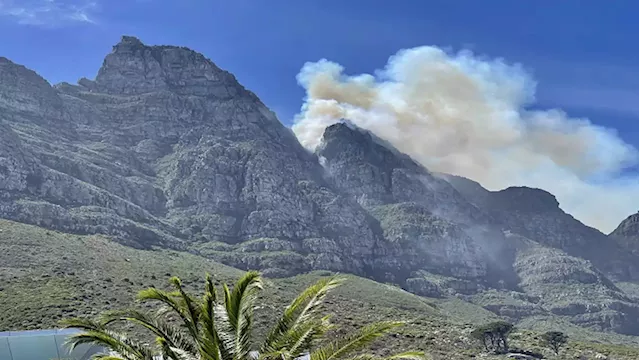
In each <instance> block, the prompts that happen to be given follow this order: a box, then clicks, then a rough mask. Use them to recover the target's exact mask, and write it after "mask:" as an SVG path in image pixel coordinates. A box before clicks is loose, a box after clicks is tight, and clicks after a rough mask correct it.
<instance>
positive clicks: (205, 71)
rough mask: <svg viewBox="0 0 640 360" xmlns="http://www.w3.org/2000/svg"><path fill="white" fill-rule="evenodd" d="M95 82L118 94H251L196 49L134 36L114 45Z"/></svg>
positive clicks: (221, 96) (101, 89)
mask: <svg viewBox="0 0 640 360" xmlns="http://www.w3.org/2000/svg"><path fill="white" fill-rule="evenodd" d="M95 85H96V86H95V90H97V91H99V92H104V93H109V94H120V95H132V94H144V93H150V92H158V91H170V92H173V93H177V94H179V95H195V96H204V97H213V98H221V99H229V98H233V97H236V96H246V95H250V96H254V95H253V94H251V93H250V92H248V91H246V90H245V89H244V88H243V87H242V86H241V85H240V84H239V83H238V82H237V80H236V79H235V77H234V76H233V75H231V74H230V73H228V72H226V71H224V70H221V69H220V68H219V67H218V66H216V65H215V64H214V63H213V62H212V61H211V60H209V59H207V58H206V57H204V56H203V55H202V54H200V53H198V52H195V51H193V50H191V49H189V48H186V47H178V46H165V45H162V46H148V45H145V44H144V43H142V41H140V40H139V39H138V38H136V37H133V36H123V37H122V39H121V40H120V42H119V43H117V44H116V45H114V46H113V50H112V51H111V53H110V54H108V55H107V56H106V57H105V59H104V61H103V64H102V67H101V68H100V70H99V72H98V75H97V77H96V80H95ZM254 97H255V96H254Z"/></svg>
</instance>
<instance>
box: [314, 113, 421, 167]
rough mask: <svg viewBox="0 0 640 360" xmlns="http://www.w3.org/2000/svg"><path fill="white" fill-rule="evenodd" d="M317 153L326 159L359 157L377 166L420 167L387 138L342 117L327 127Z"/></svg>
mask: <svg viewBox="0 0 640 360" xmlns="http://www.w3.org/2000/svg"><path fill="white" fill-rule="evenodd" d="M316 153H318V155H320V156H322V157H325V158H341V157H344V156H346V157H350V158H351V159H360V160H364V161H366V162H369V163H371V164H374V165H376V166H407V167H420V166H419V165H418V164H417V163H415V162H414V161H413V160H412V159H411V158H410V157H409V156H408V155H406V154H403V153H401V152H399V151H398V150H396V149H395V147H393V145H391V144H389V143H388V142H387V141H385V140H383V139H381V138H379V137H377V136H376V135H375V134H373V133H371V132H370V131H368V130H365V129H362V128H359V127H357V126H356V125H354V124H352V123H351V122H350V121H349V120H341V121H340V122H338V123H336V124H333V125H331V126H329V127H327V128H326V129H325V131H324V134H323V136H322V143H321V145H320V147H319V148H318V149H316ZM390 163H393V164H390Z"/></svg>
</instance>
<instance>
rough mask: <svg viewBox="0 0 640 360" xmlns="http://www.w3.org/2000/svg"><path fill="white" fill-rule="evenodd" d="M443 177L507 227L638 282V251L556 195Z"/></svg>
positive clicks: (523, 188) (619, 278) (620, 277)
mask: <svg viewBox="0 0 640 360" xmlns="http://www.w3.org/2000/svg"><path fill="white" fill-rule="evenodd" d="M442 176H443V178H445V179H447V181H449V182H450V183H451V184H452V185H453V186H454V187H455V188H456V190H458V192H459V193H460V194H462V195H463V196H464V197H465V198H467V199H468V200H469V201H470V202H472V203H473V204H475V205H476V206H478V207H479V208H481V209H482V210H484V211H486V212H487V213H489V215H490V216H491V217H492V219H494V220H495V221H496V224H497V225H498V226H500V227H502V228H503V229H506V230H510V231H512V232H514V233H517V234H520V235H522V236H525V237H527V238H529V239H532V240H535V241H537V242H539V243H540V244H543V245H547V246H551V247H554V248H558V249H562V250H564V251H565V252H567V253H568V254H570V255H573V256H577V257H581V258H584V259H588V260H590V261H591V262H593V264H594V265H595V266H596V267H598V268H599V269H601V270H602V271H603V272H604V273H605V274H607V275H608V276H610V277H611V278H612V279H615V280H621V281H624V280H631V281H635V282H637V281H638V256H637V253H636V254H632V253H630V252H629V251H627V250H626V249H625V248H624V247H622V246H620V244H618V243H616V242H612V241H609V239H607V236H606V235H604V234H603V233H601V232H600V231H598V230H596V229H594V228H591V227H589V226H586V225H584V224H582V223H581V222H579V221H578V220H576V219H575V218H573V217H572V216H571V215H569V214H567V213H565V212H564V211H562V210H561V209H560V207H559V206H558V205H559V204H558V201H557V200H556V199H555V197H554V196H553V195H552V194H549V193H548V192H546V191H544V190H542V189H531V188H527V187H510V188H507V189H504V190H500V191H488V190H486V189H484V188H482V187H481V186H480V185H479V184H478V183H476V182H474V181H472V180H469V179H466V178H463V177H459V176H452V175H444V174H443V175H442Z"/></svg>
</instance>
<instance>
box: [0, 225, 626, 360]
mask: <svg viewBox="0 0 640 360" xmlns="http://www.w3.org/2000/svg"><path fill="white" fill-rule="evenodd" d="M205 272H209V273H211V274H212V275H213V276H214V279H215V282H216V283H217V285H219V284H221V283H222V282H231V281H234V280H236V279H238V278H239V277H240V276H241V275H242V272H241V271H239V270H237V269H234V268H231V267H228V266H225V265H221V264H219V263H216V262H214V261H212V260H209V259H206V258H203V257H200V256H196V255H192V254H188V253H182V252H174V251H167V250H153V251H152V250H137V249H133V248H130V247H127V246H123V245H120V244H118V243H115V242H113V241H110V240H109V239H108V238H107V237H104V236H95V235H92V236H77V235H69V234H65V233H59V232H56V231H50V230H45V229H42V228H39V227H36V226H30V225H25V224H20V223H15V222H11V221H6V220H0V304H2V305H3V306H1V307H0V331H4V330H23V329H38V328H53V327H58V326H59V321H60V320H61V319H63V318H68V317H79V316H92V315H97V314H99V313H101V312H103V311H104V310H110V309H120V308H123V307H129V306H130V305H131V304H132V301H133V299H134V295H135V292H136V291H137V290H139V289H140V288H145V287H151V286H155V287H156V288H159V289H165V288H166V283H167V279H168V278H169V277H171V276H178V277H180V278H181V279H182V282H183V284H184V286H185V289H186V290H187V291H195V290H197V289H198V288H199V286H200V284H201V281H202V277H203V276H204V273H205ZM327 275H329V273H328V272H323V271H316V272H312V273H308V274H304V275H298V276H294V277H289V278H284V279H266V280H265V284H264V288H265V289H264V291H263V292H262V293H261V294H260V298H259V302H258V303H259V309H258V310H257V311H256V323H255V325H256V335H257V336H262V335H263V334H264V333H265V332H266V330H267V329H268V326H267V325H270V324H272V323H273V321H274V319H275V314H277V313H280V312H281V311H282V309H283V308H284V307H285V306H286V304H288V303H289V302H290V301H291V300H292V299H293V298H294V296H295V295H296V294H297V293H298V292H299V291H300V290H301V289H303V288H304V287H306V286H309V285H310V284H312V283H314V282H315V281H317V280H318V279H319V278H320V277H323V276H327ZM345 277H346V278H347V281H346V282H345V284H344V285H343V286H341V287H340V288H338V289H336V291H335V292H334V293H333V294H331V295H330V296H328V298H327V301H326V304H325V306H326V307H327V308H326V310H327V311H329V312H330V313H332V314H334V316H333V319H334V321H335V322H336V323H337V324H338V325H339V326H340V328H341V329H342V330H341V332H338V333H337V335H340V334H344V333H347V332H351V331H353V330H355V329H357V328H359V327H361V326H363V325H365V324H369V323H373V322H377V321H384V320H389V319H394V320H399V321H407V322H409V324H408V325H407V326H405V327H404V328H400V329H398V331H397V332H394V333H392V334H391V336H390V337H388V338H386V339H385V340H384V341H383V342H382V341H379V342H376V343H375V344H373V346H372V348H373V350H374V351H376V352H378V353H379V354H380V355H389V354H390V353H391V352H392V351H396V352H397V351H402V350H406V349H416V350H424V351H427V352H428V353H429V354H431V355H432V357H433V358H434V359H435V360H438V359H468V358H469V356H471V355H477V354H480V353H481V352H482V351H483V349H482V345H481V344H479V343H477V342H475V341H474V340H473V339H471V337H470V333H471V331H472V330H473V329H474V328H475V327H477V326H478V325H481V324H483V323H487V322H490V321H494V320H496V316H495V314H493V313H491V312H489V311H487V310H485V309H482V308H481V307H479V306H477V305H473V304H471V303H468V302H464V301H462V300H460V299H456V298H452V299H426V298H422V297H419V296H416V295H413V294H411V293H408V292H406V291H404V290H402V289H400V288H398V287H396V286H392V285H387V284H381V283H377V282H374V281H371V280H368V279H363V278H359V277H356V276H352V275H346V276H345ZM539 320H540V321H531V323H518V324H516V330H514V332H513V333H512V335H511V337H510V345H512V346H514V347H518V348H522V349H531V350H535V349H537V348H539V350H538V351H541V352H543V353H545V351H547V353H548V354H549V356H551V353H550V352H548V351H550V350H548V349H547V348H546V347H544V346H542V345H540V341H541V340H540V339H541V338H540V334H541V333H543V332H546V331H549V330H554V329H556V330H561V331H563V332H565V333H567V334H568V335H569V343H568V345H567V348H566V349H565V350H564V352H563V353H561V355H560V356H561V357H560V358H566V359H569V358H572V356H577V355H578V354H596V353H601V354H604V355H607V356H609V358H610V359H637V358H638V350H637V339H638V338H637V337H632V336H622V335H618V334H605V333H599V332H594V331H590V330H588V329H584V328H581V327H578V326H575V325H572V324H569V323H566V322H565V323H561V322H558V319H556V318H552V319H546V318H545V319H539ZM527 328H528V329H533V331H532V330H525V329H527ZM596 342H599V343H600V344H598V343H596ZM605 343H608V344H605ZM613 344H617V345H613Z"/></svg>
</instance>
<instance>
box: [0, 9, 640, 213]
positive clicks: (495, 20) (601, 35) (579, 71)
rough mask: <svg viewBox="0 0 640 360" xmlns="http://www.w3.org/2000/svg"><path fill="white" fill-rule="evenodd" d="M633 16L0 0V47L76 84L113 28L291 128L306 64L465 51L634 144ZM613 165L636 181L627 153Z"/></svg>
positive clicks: (55, 78)
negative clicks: (514, 72)
mask: <svg viewBox="0 0 640 360" xmlns="http://www.w3.org/2000/svg"><path fill="white" fill-rule="evenodd" d="M637 13H638V2H636V1H631V0H617V1H577V0H563V1H555V0H538V1H528V2H523V1H513V0H487V1H462V0H430V1H426V0H422V1H419V0H413V1H408V0H406V1H383V0H366V1H365V0H349V1H339V0H323V1H289V0H287V1H284V0H270V1H260V0H234V1H219V0H183V1H169V0H166V1H160V0H126V1H125V0H109V1H107V0H0V56H5V57H8V58H9V59H11V60H12V61H14V62H17V63H20V64H23V65H25V66H27V67H29V68H31V69H33V70H35V71H37V72H38V73H39V74H40V75H42V76H43V77H44V78H46V79H47V80H49V81H50V82H51V83H58V82H61V81H67V82H71V83H75V82H76V81H77V80H78V79H79V78H81V77H87V78H94V77H95V75H96V73H97V71H98V69H99V67H100V64H101V63H102V60H103V58H104V56H105V55H106V54H107V53H108V52H110V51H111V47H112V46H113V45H114V44H116V43H117V42H118V41H119V39H120V37H121V36H122V35H133V36H136V37H138V38H140V39H141V40H142V41H143V42H144V43H146V44H150V45H160V44H171V45H180V46H187V47H190V48H192V49H194V50H196V51H198V52H201V53H203V54H204V55H205V56H207V57H208V58H210V59H211V60H213V61H214V62H215V63H216V64H217V65H218V66H220V67H221V68H223V69H225V70H228V71H230V72H232V73H233V74H234V75H236V77H237V78H238V79H239V81H240V82H241V83H242V84H243V85H244V86H245V87H247V88H249V89H251V90H252V91H253V92H255V93H256V94H257V95H258V96H259V97H260V98H261V99H262V100H263V102H264V103H265V104H266V105H267V106H269V107H270V108H271V109H272V110H273V111H275V112H276V113H277V114H278V116H279V118H280V120H281V121H282V122H283V123H284V124H285V125H287V126H291V125H292V124H293V123H294V118H295V117H296V114H299V113H300V112H301V110H300V109H301V106H302V105H303V104H304V103H305V96H307V90H308V89H305V88H304V87H303V86H301V84H300V83H299V82H298V80H299V79H297V78H296V75H297V74H298V73H300V71H301V68H302V67H303V66H304V64H305V63H307V62H317V61H318V60H321V59H328V60H330V61H331V62H335V63H337V64H340V65H341V66H342V67H343V68H344V69H345V70H344V71H345V72H346V73H347V74H349V75H356V74H375V73H376V71H377V70H379V69H381V68H383V67H384V66H385V65H386V64H387V63H388V61H389V57H390V56H392V55H394V54H396V53H397V52H398V51H400V50H402V49H411V48H416V47H419V46H432V47H437V48H440V49H445V50H447V51H452V52H457V51H459V50H470V51H472V52H473V53H474V54H475V55H474V56H477V57H478V58H482V59H496V58H501V59H504V61H506V62H508V63H510V64H516V63H517V64H520V65H521V66H522V68H523V69H524V71H526V72H527V73H528V74H529V75H530V77H531V78H532V79H534V81H535V86H536V88H535V102H532V104H530V105H528V106H529V107H530V108H532V109H549V108H559V109H562V110H563V111H564V112H566V113H567V114H568V115H570V116H571V117H573V118H588V119H589V121H590V122H591V123H593V124H595V125H599V126H604V127H607V128H611V129H612V130H613V131H615V132H617V136H618V137H619V138H620V139H621V140H623V141H624V142H626V143H627V144H629V145H631V146H633V147H634V148H635V149H637V148H638V121H637V119H638V116H639V114H638V102H637V101H636V99H638V82H637V79H638V67H637V64H638V57H637V54H638V48H637V47H636V44H638V41H637V40H638V39H637V35H636V34H638V33H637V31H636V27H637V17H636V14H637ZM298 116H299V115H298ZM635 151H636V152H637V150H635ZM620 172H621V174H618V175H620V176H632V177H633V176H635V177H636V179H637V173H638V167H637V162H636V163H635V165H632V166H625V167H624V168H622V169H620ZM609 175H611V174H609ZM616 176H617V175H616ZM632 195H633V196H635V197H637V193H636V194H632ZM633 201H635V200H633ZM636 209H637V203H636Z"/></svg>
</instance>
